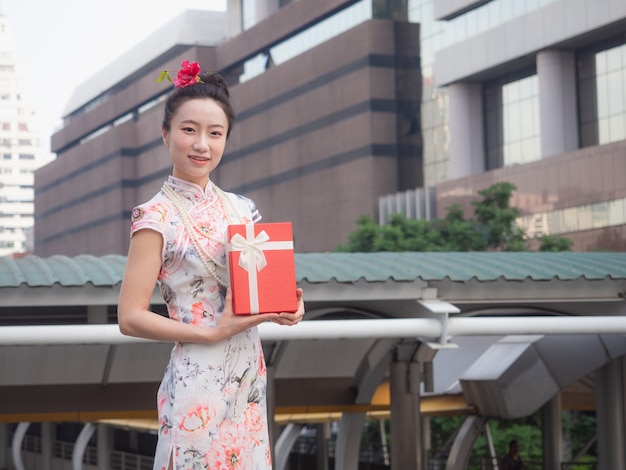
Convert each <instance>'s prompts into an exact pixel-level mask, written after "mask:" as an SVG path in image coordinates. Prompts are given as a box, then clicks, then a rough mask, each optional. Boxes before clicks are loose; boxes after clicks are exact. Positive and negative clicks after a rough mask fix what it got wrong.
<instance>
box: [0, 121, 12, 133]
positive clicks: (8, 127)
mask: <svg viewBox="0 0 626 470" xmlns="http://www.w3.org/2000/svg"><path fill="white" fill-rule="evenodd" d="M2 130H3V131H10V130H11V123H10V122H3V123H2Z"/></svg>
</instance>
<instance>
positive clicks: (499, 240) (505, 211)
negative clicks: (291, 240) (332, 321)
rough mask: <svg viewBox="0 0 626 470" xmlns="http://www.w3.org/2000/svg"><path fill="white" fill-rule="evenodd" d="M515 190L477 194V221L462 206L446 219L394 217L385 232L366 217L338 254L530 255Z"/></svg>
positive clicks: (562, 246)
mask: <svg viewBox="0 0 626 470" xmlns="http://www.w3.org/2000/svg"><path fill="white" fill-rule="evenodd" d="M515 189H516V188H515V186H514V185H513V184H511V183H507V182H501V183H496V184H494V185H492V186H490V187H489V188H487V189H484V190H482V191H479V192H478V195H479V196H480V198H481V199H479V200H477V201H473V202H472V205H473V206H474V216H475V218H474V219H471V218H468V219H466V218H465V215H464V214H463V209H461V207H460V206H459V205H458V204H453V205H451V206H449V207H446V216H445V217H444V218H443V219H435V220H430V221H427V220H415V219H407V218H406V217H405V216H404V215H402V214H394V215H392V216H391V217H390V220H389V222H388V223H387V224H385V225H383V226H380V225H378V224H377V223H376V221H375V220H374V219H373V218H372V217H371V216H369V215H362V216H361V217H359V219H358V220H357V222H356V230H355V231H353V232H351V233H350V234H349V235H348V245H347V246H344V245H339V246H337V248H335V251H344V252H366V253H370V252H377V251H486V250H494V251H528V247H527V245H526V237H525V234H524V231H523V230H522V229H521V228H520V227H518V226H517V225H516V224H515V220H516V218H517V217H518V216H519V210H518V209H516V208H514V207H510V206H509V204H510V201H511V197H512V195H513V191H514V190H515ZM540 242H541V248H540V250H541V251H569V250H570V249H571V246H572V242H571V240H569V239H566V238H563V237H559V236H545V237H542V239H541V240H540Z"/></svg>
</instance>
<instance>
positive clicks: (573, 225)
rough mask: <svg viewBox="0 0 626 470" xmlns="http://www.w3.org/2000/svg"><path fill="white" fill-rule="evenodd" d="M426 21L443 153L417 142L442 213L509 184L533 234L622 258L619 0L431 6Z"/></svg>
mask: <svg viewBox="0 0 626 470" xmlns="http://www.w3.org/2000/svg"><path fill="white" fill-rule="evenodd" d="M434 17H435V18H436V19H437V20H439V21H438V24H442V25H444V31H445V35H446V38H447V42H446V43H445V44H444V45H443V46H441V47H439V48H438V50H437V51H436V53H435V61H434V70H435V76H434V83H435V84H436V86H437V89H438V90H440V93H441V94H444V95H445V100H443V99H442V101H444V102H445V106H444V107H443V109H444V111H443V112H441V111H440V112H439V114H445V115H446V116H447V135H448V137H447V139H444V141H445V142H447V146H448V148H447V149H442V148H435V150H434V151H431V149H432V146H430V145H429V143H428V139H426V138H425V145H424V147H425V154H424V162H425V175H426V178H425V184H427V185H436V192H437V210H438V214H439V215H440V216H441V215H443V213H444V210H445V207H447V206H449V205H450V204H452V203H459V204H461V205H462V206H463V207H464V208H465V209H466V212H467V213H470V212H471V210H472V209H471V205H470V200H472V199H474V198H475V197H476V192H477V191H478V190H480V189H483V188H485V187H488V186H490V185H491V184H493V183H495V182H498V181H509V182H511V183H513V184H514V185H515V186H516V188H517V190H516V191H515V193H514V197H513V199H512V202H511V203H512V205H513V206H515V207H517V208H519V209H520V211H521V214H522V216H521V217H520V218H519V219H518V223H519V224H520V225H521V226H522V227H523V228H525V229H526V233H527V235H528V236H529V238H531V239H532V238H535V237H539V236H542V235H561V236H565V237H568V238H570V239H571V240H572V241H573V242H574V249H575V250H576V251H591V250H595V249H599V250H616V251H623V250H625V249H626V242H625V241H624V240H626V199H625V197H626V140H625V139H626V35H625V34H624V32H625V31H626V3H624V2H619V1H613V0H600V1H585V0H542V1H538V0H526V1H523V0H520V1H518V0H516V1H507V0H500V1H498V0H494V1H491V2H484V1H483V2H477V1H469V0H468V1H435V2H434ZM423 111H424V109H423ZM424 120H427V119H424ZM446 154H447V158H446ZM437 155H441V158H440V157H438V156H437ZM438 160H441V161H443V162H445V164H444V165H443V168H438V167H437V163H435V162H436V161H438ZM431 167H432V168H434V169H435V170H434V171H431V170H430V169H428V168H431Z"/></svg>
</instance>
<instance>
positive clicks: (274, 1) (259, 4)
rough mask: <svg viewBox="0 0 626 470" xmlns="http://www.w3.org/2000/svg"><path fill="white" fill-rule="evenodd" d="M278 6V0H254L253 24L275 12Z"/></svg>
mask: <svg viewBox="0 0 626 470" xmlns="http://www.w3.org/2000/svg"><path fill="white" fill-rule="evenodd" d="M279 8H280V2H279V1H278V0H256V1H255V2H254V10H255V13H256V15H255V18H256V21H255V24H256V23H260V22H261V21H263V20H264V19H265V18H267V17H268V16H270V15H272V14H273V13H276V12H277V11H278V9H279Z"/></svg>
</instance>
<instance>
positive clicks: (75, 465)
mask: <svg viewBox="0 0 626 470" xmlns="http://www.w3.org/2000/svg"><path fill="white" fill-rule="evenodd" d="M95 431H96V426H95V425H94V424H93V423H85V425H84V426H83V429H81V431H80V433H79V434H78V437H77V438H76V442H75V443H74V449H73V450H72V470H83V459H84V457H85V452H87V445H88V444H89V439H91V436H93V433H94V432H95Z"/></svg>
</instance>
